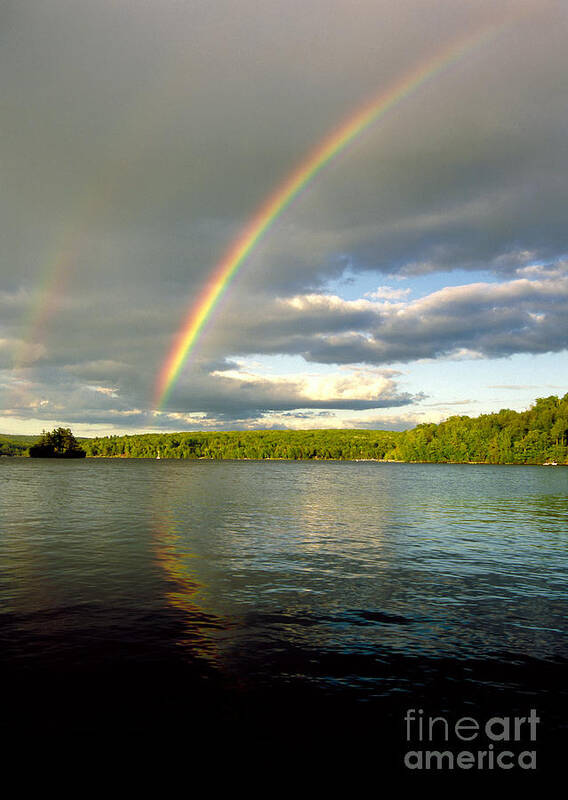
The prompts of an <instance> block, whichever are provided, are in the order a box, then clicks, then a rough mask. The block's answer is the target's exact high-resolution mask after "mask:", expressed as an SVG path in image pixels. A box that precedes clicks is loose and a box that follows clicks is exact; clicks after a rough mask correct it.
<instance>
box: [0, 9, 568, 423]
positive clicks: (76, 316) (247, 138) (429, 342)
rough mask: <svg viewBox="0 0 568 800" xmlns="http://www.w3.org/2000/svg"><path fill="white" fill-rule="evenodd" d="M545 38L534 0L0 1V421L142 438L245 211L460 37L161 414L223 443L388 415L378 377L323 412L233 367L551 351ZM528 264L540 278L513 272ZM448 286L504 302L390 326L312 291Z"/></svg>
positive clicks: (324, 186) (288, 236)
mask: <svg viewBox="0 0 568 800" xmlns="http://www.w3.org/2000/svg"><path fill="white" fill-rule="evenodd" d="M566 22H567V19H566V10H565V8H563V6H562V4H558V3H554V2H548V1H547V0H491V1H490V0H487V2H485V0H484V1H483V2H475V3H473V2H471V3H469V2H463V3H456V2H455V0H428V2H426V3H425V2H423V0H399V2H397V3H396V4H395V3H393V2H392V0H357V2H356V3H353V2H346V0H331V2H330V0H310V1H309V2H308V3H306V2H304V1H301V0H286V1H284V0H274V2H269V3H267V2H261V0H239V3H238V4H235V3H234V2H230V0H216V2H214V3H211V2H209V0H207V2H206V1H205V0H190V1H189V2H185V3H179V2H177V0H162V2H160V3H159V4H157V3H149V4H140V3H139V2H135V0H124V2H121V3H116V2H114V0H85V2H82V3H76V2H73V0H44V1H43V2H36V1H35V0H23V2H21V3H17V4H16V3H7V4H2V5H1V8H0V31H1V33H0V35H1V36H2V48H1V50H0V91H1V92H2V97H3V137H2V143H1V153H0V155H1V159H0V164H1V167H0V169H1V179H2V185H3V187H4V192H3V193H2V196H1V199H0V215H1V216H0V218H1V219H2V227H1V236H2V248H1V255H0V370H2V372H1V373H0V389H1V391H2V392H3V395H2V403H3V407H4V408H5V409H9V410H11V411H12V413H14V414H15V413H18V414H21V415H24V416H25V415H26V414H29V415H32V411H33V414H34V415H36V416H38V415H47V414H48V413H52V412H53V414H55V413H56V412H57V413H61V414H63V413H65V414H67V415H68V416H67V419H69V420H70V421H71V420H72V419H75V418H76V419H84V420H86V419H90V420H92V421H95V420H96V421H97V422H99V423H100V424H105V423H106V422H108V421H109V420H111V419H112V418H113V417H114V418H120V417H122V418H124V419H125V420H130V423H131V424H132V425H136V424H143V425H147V424H148V417H147V416H145V415H147V413H148V411H149V408H150V404H151V398H152V396H153V387H154V384H155V382H156V377H157V374H158V371H159V369H160V366H161V364H162V363H163V360H164V358H165V356H166V354H167V352H168V351H169V349H170V347H171V344H172V342H173V340H174V336H175V333H176V331H177V330H178V329H179V326H180V324H181V322H182V321H183V320H184V319H185V318H186V316H187V314H188V311H189V309H190V308H191V307H192V304H193V303H194V302H195V301H196V298H197V297H198V296H199V292H200V291H201V289H202V287H203V285H204V282H205V280H206V279H207V277H208V276H209V275H210V274H211V272H212V270H213V268H214V266H215V264H217V263H218V261H219V259H220V258H221V257H222V256H223V254H224V253H225V252H226V251H227V248H228V247H229V246H230V245H231V242H232V241H233V240H234V237H235V236H236V235H237V234H238V233H239V231H240V230H241V229H242V226H243V225H244V224H245V223H246V221H247V220H248V219H250V217H251V215H252V214H253V213H254V211H255V210H256V209H257V208H258V207H259V206H260V205H261V204H262V203H263V202H264V201H265V199H266V197H267V196H269V195H270V193H271V192H272V191H273V190H274V188H275V187H276V186H278V185H279V184H280V183H281V182H282V180H283V179H284V178H285V177H286V176H287V175H289V174H290V171H291V170H292V169H293V168H294V167H295V166H296V165H297V164H298V163H299V162H301V161H302V160H303V158H304V157H305V155H306V153H308V152H310V151H311V150H312V148H313V147H314V145H316V144H317V143H318V142H319V141H321V139H322V137H324V136H325V135H327V134H328V133H329V132H330V131H331V130H333V129H335V128H336V126H337V125H338V124H339V123H340V122H341V121H342V120H344V119H346V118H347V117H348V116H349V115H351V114H352V113H353V112H354V111H355V110H357V109H359V108H360V107H361V106H362V104H363V103H365V102H368V100H369V98H371V97H374V96H376V94H377V93H378V92H379V91H382V90H385V89H388V87H390V86H392V85H393V83H394V82H395V81H397V80H399V79H400V77H401V76H403V75H405V74H408V72H409V71H410V70H411V69H414V68H415V67H416V66H417V65H419V64H421V63H424V62H425V61H426V60H427V59H429V58H431V57H432V55H434V54H435V53H438V52H440V50H441V49H442V48H443V47H445V46H446V45H447V44H448V43H449V42H451V41H456V40H457V39H459V38H463V37H464V36H465V35H466V34H467V33H468V32H471V31H472V30H475V29H476V28H477V27H478V26H480V25H489V26H491V25H493V26H494V29H495V33H496V36H495V37H494V38H493V39H491V40H488V41H487V42H485V43H484V44H482V45H480V46H479V47H477V48H474V49H472V50H471V51H470V52H467V53H465V54H464V56H463V57H462V58H461V59H458V60H457V61H456V62H455V63H454V64H453V65H452V66H451V67H449V68H448V69H446V70H444V71H442V72H441V73H440V74H439V75H438V77H437V78H436V79H435V80H433V81H431V82H428V83H426V84H425V85H424V86H422V87H421V88H420V90H419V91H417V92H416V93H414V94H413V95H411V96H409V97H408V98H407V99H406V100H405V101H404V102H402V103H401V104H400V105H398V106H397V107H396V108H394V109H393V110H391V111H390V112H389V113H388V114H387V115H385V117H384V118H383V119H382V120H380V121H379V122H378V123H377V124H376V125H374V126H373V127H372V128H370V129H369V130H368V131H367V132H366V133H365V134H364V135H363V136H361V137H360V138H359V139H357V140H356V141H355V142H354V143H353V144H352V145H351V146H350V147H349V148H348V150H347V151H346V152H344V153H343V154H342V155H341V156H340V157H339V158H337V159H336V160H335V161H334V162H333V163H332V164H330V165H329V166H328V167H327V168H326V169H325V170H323V171H322V172H321V173H320V174H319V175H318V177H317V179H316V180H315V181H313V183H312V184H311V185H310V186H309V187H307V189H306V190H305V191H304V192H303V193H302V194H301V196H300V197H299V198H298V199H297V200H296V201H295V202H294V203H293V204H292V205H291V207H290V208H289V209H288V210H287V211H286V212H285V213H284V214H283V215H282V216H281V217H280V218H279V219H278V220H277V222H276V223H275V224H274V226H273V227H272V228H271V229H270V231H269V233H268V234H267V235H266V236H265V237H264V238H263V239H262V241H260V242H259V244H258V246H257V247H256V248H255V249H254V250H253V252H252V253H251V254H250V256H249V258H248V259H247V262H246V265H245V266H244V267H243V269H242V271H241V273H240V274H239V275H238V276H237V278H236V280H235V282H234V284H233V287H232V289H231V290H230V293H229V295H228V297H227V299H226V300H225V301H224V304H223V306H222V308H221V309H220V310H219V312H218V313H217V316H216V317H215V318H214V319H213V321H212V323H211V324H210V325H209V326H208V327H207V329H206V336H205V337H204V338H203V340H202V341H201V342H200V344H199V346H198V348H197V351H196V353H195V357H194V358H195V369H194V371H193V372H192V373H191V375H188V376H186V377H185V378H182V379H181V380H180V383H179V386H177V387H176V388H175V390H174V392H173V393H172V394H171V409H172V410H178V409H180V410H181V411H186V412H188V413H190V412H193V411H195V412H203V413H207V412H210V413H212V414H214V415H223V414H227V415H228V417H227V418H231V419H233V420H234V421H235V424H248V423H246V421H243V420H245V416H246V414H250V415H255V414H256V415H262V413H263V412H264V411H266V410H267V409H277V410H279V411H281V412H283V413H286V412H287V411H288V410H292V409H295V408H297V407H300V406H298V405H297V404H298V403H300V402H304V406H303V407H304V408H308V409H310V408H313V409H316V408H318V407H320V408H326V409H327V408H332V407H333V408H343V409H345V408H353V409H357V408H372V407H377V408H380V407H385V406H386V405H388V404H390V405H392V406H394V407H397V406H399V405H402V404H404V403H408V402H411V400H412V398H411V396H410V395H409V394H408V393H407V392H405V391H404V390H402V389H400V388H399V387H398V386H397V385H395V384H394V383H393V385H389V387H388V391H387V390H385V391H383V392H380V393H379V394H378V395H377V397H375V398H374V399H373V398H366V399H363V398H361V397H359V398H357V397H355V395H353V396H350V397H347V398H346V397H341V396H340V395H338V396H337V397H335V398H333V397H331V396H330V397H329V398H328V399H327V400H324V399H322V398H321V397H320V398H319V400H317V399H314V398H313V397H312V399H311V400H310V397H309V396H307V395H306V394H305V392H304V391H303V389H301V387H300V388H298V384H293V383H290V381H288V382H286V381H282V382H281V383H280V384H278V383H275V382H274V381H272V382H271V381H269V380H264V381H263V380H261V378H259V381H258V382H257V383H256V384H252V383H251V382H250V380H248V381H245V382H244V383H243V384H242V385H237V383H236V380H237V379H236V378H235V377H227V375H228V374H229V373H235V371H237V372H238V367H237V361H235V360H234V359H235V358H236V357H238V356H242V355H247V354H254V353H265V354H291V355H301V356H303V357H304V358H305V359H306V360H307V361H311V362H320V363H323V364H345V365H349V364H367V365H384V364H389V363H392V362H396V361H403V362H410V361H412V360H415V359H418V358H436V357H446V356H449V355H452V354H456V353H459V352H460V351H462V350H463V351H474V352H476V353H478V354H481V355H483V356H485V357H496V356H503V355H508V354H512V353H523V352H524V353H541V352H547V351H556V350H559V349H562V348H565V347H566V344H567V342H566V326H565V324H564V319H565V313H566V310H567V309H566V293H565V286H564V284H563V283H562V270H560V273H561V274H560V276H559V275H557V274H556V275H555V274H554V270H555V269H556V270H557V272H558V269H557V267H556V266H555V265H556V264H557V263H559V262H560V260H561V259H562V258H563V257H564V256H565V254H566V253H567V252H568V233H567V231H568V229H567V227H566V224H565V209H566V206H567V201H568V196H567V191H568V190H567V188H566V187H567V186H568V180H567V179H568V174H567V172H568V158H567V147H568V145H567V142H568V137H567V136H566V132H567V128H568V104H567V103H566V94H565V93H566V81H565V75H566V74H567V68H568V63H567V61H568V57H567V51H566V46H565V42H566V31H567V25H566ZM497 29H498V30H497ZM540 262H547V263H548V264H551V265H552V267H551V268H550V270H549V273H548V274H545V273H544V272H542V271H541V273H540V274H537V273H535V272H532V273H531V272H527V273H526V274H521V273H520V272H519V270H523V269H528V270H531V269H533V268H535V265H538V264H539V263H540ZM457 268H460V269H471V270H480V269H483V270H485V271H489V272H492V273H493V274H494V276H496V277H497V279H498V281H501V282H502V281H505V283H501V284H500V283H497V284H496V285H495V287H493V288H491V287H490V288H483V289H482V288H478V289H475V288H474V287H469V288H468V287H466V288H464V289H463V291H461V292H460V291H458V290H447V292H446V294H443V293H438V294H434V295H432V296H431V297H429V298H425V299H423V300H421V301H417V302H415V303H412V304H410V305H405V306H404V310H403V311H402V313H401V314H399V313H398V311H397V310H396V309H395V308H394V307H392V308H390V310H389V308H388V307H385V308H384V309H382V310H381V309H378V308H377V307H374V306H373V305H372V304H367V305H365V304H364V303H360V304H359V305H358V306H353V305H348V304H344V305H341V304H339V305H336V306H332V305H330V303H329V301H327V300H326V299H325V298H322V297H321V294H322V291H323V289H324V287H325V285H326V282H327V281H329V279H331V278H338V277H340V276H341V275H343V274H345V273H346V270H347V272H349V274H351V275H355V276H358V275H361V274H362V273H365V272H376V273H377V278H378V280H377V285H378V284H379V283H382V282H383V278H381V277H380V276H379V275H378V273H385V274H391V275H392V274H400V275H406V276H418V275H425V274H430V273H432V274H434V273H436V272H447V271H450V270H454V269H457ZM512 279H515V280H512ZM523 280H524V281H525V282H523ZM559 280H560V281H561V282H560V283H558V281H559ZM555 281H556V282H555ZM500 287H501V288H500ZM308 293H312V294H313V295H314V296H315V297H316V299H315V300H312V301H306V303H305V305H304V307H302V308H294V306H291V305H289V304H288V305H286V304H285V303H283V302H281V300H286V299H290V298H294V297H295V296H302V295H306V294H308ZM318 297H319V299H317V298H318ZM278 298H280V300H278ZM14 367H17V368H18V369H17V370H14V369H13V368H14ZM223 372H224V373H226V375H225V377H222V373H223ZM211 373H214V374H211ZM391 380H392V379H391ZM89 386H91V387H92V386H98V387H99V389H101V388H102V389H104V390H106V389H112V388H115V389H116V392H115V393H114V396H113V395H112V394H109V393H107V394H105V392H104V391H96V390H95V389H93V388H86V387H89ZM26 403H28V405H26ZM29 403H31V404H32V405H31V406H30V405H29ZM40 403H43V405H40ZM306 403H308V405H306ZM310 403H311V404H312V405H310ZM371 403H375V405H374V406H373V405H370V404H371ZM294 404H296V405H294ZM333 404H335V405H333ZM26 409H27V410H26ZM306 413H308V412H306ZM129 415H130V416H129ZM239 415H241V416H239ZM144 420H146V421H144ZM109 424H110V423H109ZM156 424H161V421H160V419H158V420H157V421H156Z"/></svg>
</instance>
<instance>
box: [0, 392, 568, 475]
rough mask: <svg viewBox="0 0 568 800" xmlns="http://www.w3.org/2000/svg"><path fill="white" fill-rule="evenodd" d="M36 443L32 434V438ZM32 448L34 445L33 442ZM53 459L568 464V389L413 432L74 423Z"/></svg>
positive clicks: (63, 431)
mask: <svg viewBox="0 0 568 800" xmlns="http://www.w3.org/2000/svg"><path fill="white" fill-rule="evenodd" d="M24 439H25V437H14V440H13V441H12V440H11V439H10V437H7V436H3V437H0V454H3V455H17V454H22V455H23V454H24V453H25V449H26V448H25V447H24ZM27 441H29V437H28V438H27ZM26 446H28V445H27V443H26ZM29 455H30V456H32V457H43V458H45V457H47V458H81V457H84V456H85V455H86V456H88V457H91V458H96V457H99V458H101V457H103V458H105V457H106V458H109V457H110V458H156V457H158V456H160V458H193V459H197V458H210V459H314V460H315V459H321V460H324V459H333V460H367V459H373V460H377V461H404V462H408V461H410V462H435V463H456V462H457V463H477V464H554V463H556V464H567V463H568V394H566V395H564V397H562V398H558V397H556V396H554V395H552V396H550V397H543V398H539V399H538V400H536V401H535V403H534V404H533V405H532V406H531V407H530V408H529V409H528V410H527V411H522V412H517V411H511V410H509V409H502V410H501V411H499V412H498V413H495V414H482V415H481V416H479V417H466V416H455V417H450V418H449V419H447V420H445V421H444V422H441V423H439V424H434V423H424V424H421V425H418V426H417V427H416V428H413V429H412V430H408V431H379V430H361V429H341V430H254V431H216V432H199V431H192V432H183V433H146V434H133V435H124V436H104V437H96V438H93V439H81V440H79V441H77V440H76V439H75V437H74V436H73V434H72V433H71V431H70V430H69V428H57V429H56V430H55V431H52V432H51V433H45V432H44V433H43V434H42V436H41V438H40V440H39V441H38V442H37V443H36V444H34V445H33V446H32V447H30V448H29Z"/></svg>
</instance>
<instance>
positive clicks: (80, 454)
mask: <svg viewBox="0 0 568 800" xmlns="http://www.w3.org/2000/svg"><path fill="white" fill-rule="evenodd" d="M29 455H30V457H31V458H85V456H86V455H87V452H86V451H85V450H83V448H82V447H80V445H79V442H78V441H77V439H75V437H74V436H73V434H72V433H71V429H70V428H55V430H53V431H51V433H46V431H44V432H43V433H42V435H41V436H40V438H39V441H38V442H36V444H34V445H32V446H31V447H30V449H29Z"/></svg>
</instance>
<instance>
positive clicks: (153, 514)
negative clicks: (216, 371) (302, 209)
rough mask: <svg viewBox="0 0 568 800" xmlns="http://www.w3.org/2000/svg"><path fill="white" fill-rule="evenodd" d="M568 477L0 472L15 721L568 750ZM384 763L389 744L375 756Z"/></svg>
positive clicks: (278, 465) (332, 469)
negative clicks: (437, 732)
mask: <svg viewBox="0 0 568 800" xmlns="http://www.w3.org/2000/svg"><path fill="white" fill-rule="evenodd" d="M567 487H568V470H567V469H563V468H542V467H535V468H532V467H491V466H472V465H464V466H460V465H418V464H416V465H412V464H379V463H372V462H359V463H350V462H343V463H341V462H327V463H325V462H303V463H302V462H254V461H248V462H246V461H245V462H234V461H233V462H209V461H165V460H162V461H154V460H130V459H124V460H122V459H114V460H110V459H108V460H107V459H101V460H86V461H84V462H72V463H71V462H63V461H61V462H48V461H46V462H44V461H33V460H26V459H7V458H4V459H0V514H1V516H0V519H1V530H0V569H1V572H0V601H1V616H0V624H1V629H0V645H1V648H0V662H1V667H2V673H3V685H4V686H5V687H6V686H9V687H10V688H9V691H7V692H6V691H5V696H4V713H3V718H2V724H3V726H4V729H5V731H8V732H9V733H10V732H14V731H16V730H18V729H21V728H22V726H27V727H28V728H29V727H33V728H34V729H37V728H40V729H43V728H50V729H54V730H66V731H69V730H76V731H85V732H86V731H96V730H99V729H100V728H107V729H108V728H109V727H112V728H114V729H115V730H124V731H144V730H155V729H156V727H158V728H159V729H160V730H162V731H170V730H171V731H174V730H175V731H177V733H178V735H179V733H180V731H181V732H183V731H184V730H186V729H188V728H189V724H188V715H190V716H191V726H192V727H195V726H196V725H199V726H201V729H209V730H213V731H214V730H218V729H220V728H222V729H223V730H224V731H228V730H233V731H234V730H239V731H242V732H243V735H246V736H250V737H254V736H255V735H261V736H262V737H268V738H270V737H275V738H276V737H278V736H279V735H282V732H284V731H288V730H290V729H291V728H295V729H297V730H301V731H303V732H304V733H308V732H309V733H311V734H318V735H324V734H325V735H328V736H334V737H336V738H338V737H339V739H341V737H349V738H351V737H353V736H357V735H359V736H361V737H363V736H364V737H365V738H366V741H367V742H369V741H370V740H371V741H374V740H375V738H376V741H377V743H378V742H379V741H387V742H389V743H390V746H391V748H392V750H393V753H396V752H398V751H399V750H401V748H403V747H404V743H403V741H402V738H403V722H402V718H403V714H404V712H405V710H406V709H408V708H423V709H425V711H426V712H428V713H438V714H445V715H449V716H452V715H453V716H454V717H459V716H464V715H469V716H474V717H475V718H484V717H485V716H487V715H489V716H491V715H492V714H495V713H501V714H502V715H503V714H513V713H515V711H519V712H520V713H522V712H525V713H526V712H527V711H528V710H529V709H530V708H533V707H534V708H537V709H538V712H539V714H540V715H541V718H542V725H541V730H540V731H539V735H540V737H541V738H540V740H539V744H541V743H542V742H545V745H542V746H543V747H544V748H545V749H546V748H547V747H548V746H549V745H550V743H551V742H552V741H554V742H556V744H558V743H559V742H560V741H561V740H562V741H563V743H564V746H565V745H566V744H567V743H568V742H567V738H566V728H565V727H564V721H565V716H566V708H567V704H566V700H567V697H568V691H567V689H566V664H567V663H568V638H567V624H566V621H567V620H566V616H567V611H566V597H567V594H566V590H567V587H568V549H567V544H568V496H567ZM377 746H378V745H377Z"/></svg>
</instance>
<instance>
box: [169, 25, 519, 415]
mask: <svg viewBox="0 0 568 800" xmlns="http://www.w3.org/2000/svg"><path fill="white" fill-rule="evenodd" d="M502 27H503V24H502V23H501V24H496V23H493V24H491V25H485V26H483V28H481V29H477V30H476V31H475V32H474V33H471V32H470V33H469V34H468V35H467V36H465V37H464V36H461V37H460V38H459V39H458V40H457V41H454V42H452V43H451V44H450V45H449V46H447V47H445V48H444V49H443V50H442V51H440V52H438V53H437V54H436V55H434V56H433V57H431V58H430V59H428V60H427V61H425V62H423V63H421V64H420V65H419V66H417V67H416V68H415V69H413V70H412V71H411V72H409V73H407V74H406V75H405V76H404V77H402V78H400V79H399V80H398V81H396V82H395V83H394V84H392V85H391V86H390V87H389V88H388V89H386V90H385V91H382V92H381V93H380V94H379V95H378V96H376V97H374V98H373V99H372V100H371V102H368V103H366V104H365V106H364V107H363V108H362V109H360V110H359V111H357V112H356V113H355V114H354V115H352V116H351V117H349V119H347V120H346V121H345V122H344V123H343V124H342V125H340V126H339V128H337V129H336V130H335V131H334V132H333V133H332V134H331V135H328V136H327V137H326V138H325V139H324V140H323V141H322V142H321V143H320V144H319V145H318V146H317V147H316V148H315V149H314V150H313V151H312V152H311V153H310V154H309V155H308V156H307V158H305V159H304V161H303V162H302V163H301V164H300V165H299V166H298V167H297V168H296V169H295V170H294V172H292V173H291V174H290V175H289V176H288V177H287V178H286V180H285V181H284V183H283V184H281V185H280V186H279V187H278V188H277V189H276V191H275V192H274V193H273V194H272V195H270V196H269V197H268V199H267V200H266V202H265V203H264V204H263V205H262V206H261V207H260V208H259V209H258V211H257V212H256V214H255V215H254V216H253V217H252V219H251V220H250V221H249V223H248V224H247V225H246V227H245V228H244V230H243V231H242V232H241V234H240V235H239V236H238V238H237V239H236V240H235V241H234V242H233V244H232V245H231V246H230V247H229V249H228V251H227V252H226V253H225V255H224V257H223V258H222V259H221V261H220V262H219V263H218V265H217V266H216V268H215V269H214V271H213V274H212V276H211V278H210V279H209V280H208V281H207V284H206V285H205V287H204V289H203V290H202V292H201V294H200V296H199V297H198V298H197V301H196V302H195V303H194V304H192V306H191V309H190V311H189V314H188V315H187V317H186V319H185V321H184V323H183V324H182V326H181V328H180V330H179V331H178V333H177V335H176V336H175V339H174V342H173V346H172V347H171V349H170V352H169V354H168V356H167V358H166V360H165V362H164V364H163V366H162V368H161V370H160V372H159V375H158V380H157V383H156V387H155V400H154V409H155V410H156V411H159V410H160V409H161V407H162V406H163V405H164V403H165V401H166V399H167V397H168V395H169V393H170V391H171V390H172V388H173V386H174V384H175V383H176V381H177V379H178V377H179V375H180V373H181V371H182V368H183V366H184V364H185V363H186V361H187V359H188V358H189V356H190V355H191V352H192V350H193V348H194V347H195V344H196V343H197V341H198V339H199V336H200V334H201V333H202V331H203V328H204V326H205V324H206V323H207V321H208V320H209V318H210V317H211V314H212V312H213V311H214V309H215V307H216V306H217V304H218V303H219V300H220V299H221V298H222V296H223V295H224V294H225V292H226V291H227V289H228V287H229V285H230V284H231V281H232V280H233V278H234V277H235V275H236V274H237V272H238V271H239V269H240V268H241V267H242V265H243V263H244V262H245V260H246V258H247V256H248V255H249V254H250V253H251V251H252V250H253V249H254V248H255V246H256V245H257V244H258V242H259V241H260V240H261V239H262V237H263V236H264V235H265V234H266V233H267V231H268V230H269V229H270V228H271V227H272V225H273V224H274V223H275V221H276V220H277V219H278V217H279V216H280V215H281V214H282V212H283V211H284V210H285V209H286V208H287V207H288V206H289V205H290V203H291V202H292V201H293V200H294V198H295V197H297V196H298V195H299V193H300V192H301V191H302V189H304V188H305V187H306V186H307V184H309V183H310V182H311V181H313V179H314V178H315V177H316V175H318V173H319V172H321V170H322V169H323V168H324V167H326V166H327V165H328V164H329V163H330V161H331V160H332V159H333V158H335V157H336V156H338V155H339V154H340V153H341V152H342V151H343V150H345V148H346V147H347V146H348V145H349V144H350V143H351V142H352V141H353V140H354V139H356V138H357V137H358V136H359V135H360V134H361V133H362V132H363V131H364V130H365V129H366V128H368V127H369V126H370V125H372V123H374V122H376V121H377V120H379V119H381V118H382V117H383V116H384V115H385V114H386V113H387V112H388V111H389V110H390V109H392V108H393V107H394V106H396V105H398V104H399V103H400V102H401V101H402V100H404V99H405V98H406V97H408V96H409V95H411V94H413V93H414V92H415V91H416V90H417V89H418V88H419V87H421V86H422V85H423V84H424V83H426V82H427V81H429V80H431V79H432V78H433V77H434V76H436V75H438V74H439V73H440V72H441V71H442V70H444V69H445V68H447V67H449V66H450V65H451V64H453V63H455V62H456V61H458V60H459V59H460V58H462V57H463V56H464V55H465V54H466V53H469V52H471V51H472V50H473V49H474V48H475V47H477V46H479V45H481V44H484V43H485V42H486V41H487V40H488V39H490V38H493V37H494V36H495V35H496V34H497V33H498V32H499V31H500V30H501V28H502Z"/></svg>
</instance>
